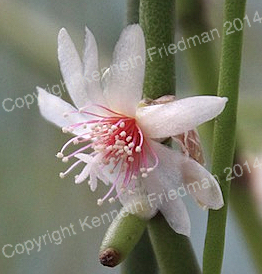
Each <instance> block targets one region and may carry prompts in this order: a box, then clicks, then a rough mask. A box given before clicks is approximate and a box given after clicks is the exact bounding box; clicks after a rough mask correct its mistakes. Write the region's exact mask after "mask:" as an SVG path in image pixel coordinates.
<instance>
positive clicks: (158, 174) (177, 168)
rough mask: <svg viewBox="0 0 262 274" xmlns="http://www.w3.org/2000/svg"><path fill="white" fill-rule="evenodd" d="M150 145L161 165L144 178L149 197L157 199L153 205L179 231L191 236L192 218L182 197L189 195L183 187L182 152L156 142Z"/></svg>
mask: <svg viewBox="0 0 262 274" xmlns="http://www.w3.org/2000/svg"><path fill="white" fill-rule="evenodd" d="M150 145H151V147H152V148H153V149H154V151H155V152H156V153H157V155H158V157H159V166H158V167H157V168H156V169H155V170H154V171H153V172H152V173H149V176H148V178H146V179H144V182H145V185H146V188H147V192H148V194H149V195H151V196H148V198H149V199H155V200H154V201H152V203H151V204H152V206H154V204H155V205H156V206H157V207H158V208H159V210H160V211H161V212H162V214H163V215H164V216H165V218H166V220H167V222H168V223H169V225H170V226H171V227H172V228H173V229H174V230H175V231H176V232H177V233H179V234H183V235H186V236H189V235H190V219H189V216H188V212H187V209H186V207H185V205H184V203H183V201H182V199H181V197H180V195H181V196H182V195H183V196H185V195H187V194H186V193H185V191H184V190H183V189H182V183H183V175H182V172H181V161H180V160H181V159H180V154H179V153H176V152H175V151H173V150H171V149H169V148H167V147H165V146H164V145H161V144H159V143H156V142H150ZM180 188H181V190H180ZM181 191H182V192H181ZM174 193H176V194H175V195H174Z"/></svg>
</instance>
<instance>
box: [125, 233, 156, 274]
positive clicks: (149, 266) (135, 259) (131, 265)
mask: <svg viewBox="0 0 262 274" xmlns="http://www.w3.org/2000/svg"><path fill="white" fill-rule="evenodd" d="M121 273H123V274H139V273H149V274H156V273H158V267H157V262H156V259H155V255H154V252H153V249H152V245H151V242H150V239H149V237H148V233H147V231H145V232H144V234H143V236H142V238H141V239H140V241H139V242H138V243H137V245H136V246H135V248H134V249H133V251H132V252H131V253H130V254H129V256H128V258H127V259H126V260H125V261H124V262H123V265H122V267H121Z"/></svg>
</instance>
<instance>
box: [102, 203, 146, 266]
mask: <svg viewBox="0 0 262 274" xmlns="http://www.w3.org/2000/svg"><path fill="white" fill-rule="evenodd" d="M146 225H147V222H146V221H145V220H143V219H141V218H139V217H137V216H136V215H133V214H128V213H127V210H126V208H125V207H123V208H122V209H121V210H120V213H119V214H118V216H117V217H116V218H115V219H114V220H113V222H112V223H111V225H110V226H109V228H108V230H107V232H106V234H105V237H104V239H103V241H102V244H101V247H100V252H99V259H100V262H101V264H103V265H105V266H109V267H114V266H116V265H118V264H119V263H121V262H122V261H123V260H124V259H126V257H127V256H128V254H129V253H130V252H131V251H132V250H133V248H134V247H135V245H136V244H137V242H138V241H139V240H140V238H141V237H142V235H143V233H144V231H145V229H146Z"/></svg>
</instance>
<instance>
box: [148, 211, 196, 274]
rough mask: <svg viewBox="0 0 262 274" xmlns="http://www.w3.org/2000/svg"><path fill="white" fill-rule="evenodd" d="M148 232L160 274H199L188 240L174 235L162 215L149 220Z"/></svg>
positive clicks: (182, 236)
mask: <svg viewBox="0 0 262 274" xmlns="http://www.w3.org/2000/svg"><path fill="white" fill-rule="evenodd" d="M148 230H149V235H150V238H151V241H152V244H153V248H154V250H155V253H156V254H157V262H158V265H159V269H160V270H161V271H160V273H161V274H174V273H176V274H179V273H181V274H199V273H201V271H200V269H199V266H198V263H197V260H196V257H195V256H194V251H193V248H192V246H191V243H190V240H189V238H188V237H186V236H184V235H181V234H177V233H175V232H174V231H173V230H172V228H171V227H170V226H169V225H168V224H167V222H166V220H165V218H164V217H163V215H162V214H160V213H158V214H157V215H156V217H154V218H153V219H151V221H150V222H149V225H148Z"/></svg>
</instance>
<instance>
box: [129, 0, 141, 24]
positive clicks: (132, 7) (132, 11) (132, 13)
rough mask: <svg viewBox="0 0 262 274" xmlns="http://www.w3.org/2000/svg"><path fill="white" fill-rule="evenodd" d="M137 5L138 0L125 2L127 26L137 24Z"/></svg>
mask: <svg viewBox="0 0 262 274" xmlns="http://www.w3.org/2000/svg"><path fill="white" fill-rule="evenodd" d="M139 4H140V0H127V12H126V21H127V25H129V24H137V23H138V22H139Z"/></svg>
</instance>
